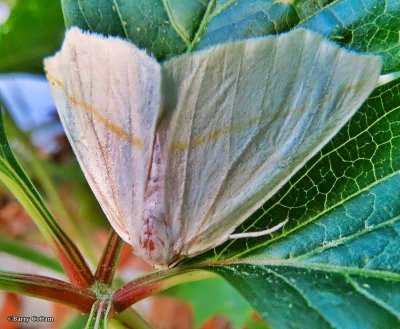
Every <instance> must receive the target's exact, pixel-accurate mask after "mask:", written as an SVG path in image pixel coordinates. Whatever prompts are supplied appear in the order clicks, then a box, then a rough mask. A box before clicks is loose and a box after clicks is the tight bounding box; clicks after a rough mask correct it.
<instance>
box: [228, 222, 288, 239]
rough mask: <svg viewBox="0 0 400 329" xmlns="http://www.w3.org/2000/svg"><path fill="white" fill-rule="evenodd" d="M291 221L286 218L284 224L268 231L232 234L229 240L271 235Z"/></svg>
mask: <svg viewBox="0 0 400 329" xmlns="http://www.w3.org/2000/svg"><path fill="white" fill-rule="evenodd" d="M288 221H289V219H288V218H286V219H285V220H284V221H283V222H281V223H279V224H278V225H275V226H273V227H271V228H269V229H267V230H264V231H259V232H245V233H238V234H230V235H229V239H241V238H256V237H259V236H263V235H267V234H271V233H273V232H275V231H278V230H279V229H280V228H282V227H283V226H285V225H286V223H287V222H288Z"/></svg>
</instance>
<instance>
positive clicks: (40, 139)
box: [0, 0, 268, 329]
mask: <svg viewBox="0 0 400 329" xmlns="http://www.w3.org/2000/svg"><path fill="white" fill-rule="evenodd" d="M63 35H64V22H63V17H62V12H61V8H60V3H59V1H58V0H0V101H1V103H2V105H3V107H4V108H5V110H6V111H5V113H4V120H5V124H6V131H7V134H8V137H9V140H10V144H11V146H12V148H13V150H14V152H15V153H16V156H17V158H18V159H19V161H20V162H21V164H22V166H23V168H24V169H25V170H26V171H27V173H28V175H29V177H30V178H31V179H32V180H33V182H34V183H35V185H36V187H37V188H38V189H39V191H40V193H41V194H42V196H44V198H45V199H46V202H47V205H48V206H49V208H50V210H51V211H52V212H53V214H54V215H55V217H56V218H57V220H58V221H59V223H60V224H61V225H62V227H63V228H64V229H65V231H66V232H67V233H68V234H69V235H70V236H71V237H72V238H73V240H74V241H75V242H76V243H77V245H78V247H79V248H80V250H81V251H82V253H83V254H84V255H85V257H86V258H87V260H88V262H89V263H90V265H91V266H92V268H95V264H96V263H97V261H98V259H99V257H100V252H101V249H102V246H104V245H105V242H106V239H107V236H108V232H109V230H110V227H109V225H108V222H107V221H106V219H105V218H104V215H103V213H102V211H101V210H100V208H99V206H98V204H97V202H96V200H95V199H94V197H93V195H92V193H91V191H90V189H89V188H88V186H87V184H86V182H85V179H84V177H83V175H82V173H81V170H80V169H79V166H78V165H77V162H76V160H75V158H74V155H73V153H72V152H71V149H70V147H69V144H68V141H67V139H66V137H65V135H64V133H63V129H62V126H61V124H60V122H59V119H58V116H57V112H56V110H55V107H54V104H53V101H52V98H51V95H50V91H49V87H48V84H47V81H46V79H45V78H44V76H43V68H42V60H43V58H44V57H46V56H49V55H51V54H53V53H54V52H55V51H56V50H57V49H58V48H59V47H60V45H61V42H62V38H63ZM87 237H90V240H88V239H87ZM0 241H2V243H0V270H4V271H15V272H20V273H36V274H41V275H47V276H51V277H56V278H60V279H65V277H64V276H63V274H62V273H59V272H58V271H54V270H51V268H52V266H50V265H49V264H53V263H55V260H54V258H53V257H54V256H53V255H52V254H51V252H50V251H49V249H48V248H47V246H46V244H45V243H44V240H43V239H42V237H41V235H40V233H39V232H38V230H37V229H36V227H35V225H34V224H33V222H32V221H31V220H30V218H29V216H28V215H27V214H26V213H25V211H24V209H22V207H21V206H20V205H19V204H18V202H17V201H16V200H15V199H14V198H13V196H12V195H11V194H10V193H9V192H8V191H7V190H6V189H5V188H4V187H3V186H2V185H1V186H0ZM24 248H25V249H24ZM27 249H33V250H38V251H41V252H42V253H45V254H47V255H48V257H49V258H48V259H45V260H44V261H45V262H48V264H47V266H39V265H37V264H36V265H35V263H37V262H35V263H34V262H30V261H29V260H30V259H29V257H31V256H29V255H27V254H26V253H25V252H24V250H27ZM21 250H22V251H21ZM53 267H54V268H56V266H55V265H54V266H53ZM151 270H152V268H151V267H150V266H148V265H147V264H146V263H144V262H143V261H142V260H140V259H138V258H136V257H135V256H134V255H133V254H132V252H131V250H130V248H129V247H128V246H125V247H124V249H123V253H122V256H121V261H120V264H119V272H118V277H119V279H120V280H119V281H120V282H127V281H130V280H132V279H134V278H135V277H137V276H138V275H141V274H144V273H146V272H148V271H151ZM135 308H136V309H137V310H138V311H139V313H140V314H141V315H142V316H143V317H144V318H145V319H146V320H148V321H149V322H150V323H151V324H152V325H154V326H155V327H156V328H165V329H167V328H177V329H180V328H182V329H184V328H188V329H189V328H202V329H206V328H207V329H211V328H215V329H218V328H249V329H251V328H260V329H262V328H268V326H267V324H266V323H265V322H264V321H262V320H261V319H260V317H259V316H258V315H257V313H256V312H255V311H254V310H253V309H252V307H251V306H250V305H249V304H248V303H247V302H246V301H245V300H244V299H243V298H242V297H241V296H240V295H239V294H238V293H237V292H236V291H235V290H234V289H233V288H231V287H230V285H229V284H227V283H226V282H225V281H223V280H222V279H218V278H216V279H211V280H205V281H201V282H196V283H191V284H186V285H182V286H178V287H175V288H172V289H170V290H169V291H166V292H165V293H163V295H162V296H156V297H152V298H148V299H146V300H144V301H142V302H140V303H138V304H137V305H135ZM0 311H1V312H0V328H2V329H11V328H57V329H58V328H81V327H83V324H84V323H85V317H84V316H82V315H81V314H79V312H77V311H74V310H73V309H69V308H67V307H64V306H62V305H56V304H53V303H49V302H44V301H42V300H39V299H34V298H28V297H23V296H19V295H15V294H11V293H3V292H0ZM11 314H12V315H17V316H30V315H43V316H53V317H54V319H55V322H54V323H51V324H49V325H48V326H45V324H44V323H41V324H40V325H39V326H38V325H37V324H36V325H35V324H34V323H30V324H27V325H21V324H16V323H10V322H8V321H7V320H6V317H5V315H11Z"/></svg>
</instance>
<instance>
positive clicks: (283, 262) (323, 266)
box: [196, 256, 400, 282]
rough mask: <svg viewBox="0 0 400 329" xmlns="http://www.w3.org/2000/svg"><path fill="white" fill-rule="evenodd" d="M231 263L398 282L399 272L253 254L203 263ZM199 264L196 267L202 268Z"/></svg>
mask: <svg viewBox="0 0 400 329" xmlns="http://www.w3.org/2000/svg"><path fill="white" fill-rule="evenodd" d="M232 265H257V266H265V267H267V268H275V269H276V268H278V267H282V268H283V267H286V268H295V269H302V270H313V271H319V272H324V273H336V274H341V275H359V276H363V277H367V278H374V279H384V280H391V281H395V282H400V273H396V272H389V271H382V270H371V269H366V268H360V267H354V266H343V265H338V264H329V263H319V262H305V261H298V260H293V259H271V258H269V259H263V258H262V256H253V257H248V258H244V259H232V260H224V261H216V262H213V263H204V264H203V266H204V267H230V266H232ZM203 266H201V265H200V264H198V265H196V268H202V267H203Z"/></svg>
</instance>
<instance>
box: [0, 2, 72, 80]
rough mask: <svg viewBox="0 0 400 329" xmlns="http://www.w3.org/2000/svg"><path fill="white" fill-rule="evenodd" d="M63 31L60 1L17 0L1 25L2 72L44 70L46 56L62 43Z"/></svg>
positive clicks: (0, 61)
mask: <svg viewBox="0 0 400 329" xmlns="http://www.w3.org/2000/svg"><path fill="white" fill-rule="evenodd" d="M63 34H64V23H63V18H62V11H61V6H60V2H59V1H55V0H19V1H17V3H16V5H15V6H14V8H13V10H12V11H11V14H10V17H9V18H8V20H7V21H6V22H5V23H4V24H2V25H0V72H12V71H17V72H21V71H24V72H43V57H45V56H48V55H51V54H52V53H54V52H55V51H56V50H57V49H58V48H59V47H60V44H61V41H62V37H63Z"/></svg>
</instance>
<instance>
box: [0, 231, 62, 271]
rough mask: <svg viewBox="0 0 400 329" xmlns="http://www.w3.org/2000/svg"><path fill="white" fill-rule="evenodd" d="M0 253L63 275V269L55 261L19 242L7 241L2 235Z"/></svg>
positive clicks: (0, 236) (0, 235) (0, 237)
mask: <svg viewBox="0 0 400 329" xmlns="http://www.w3.org/2000/svg"><path fill="white" fill-rule="evenodd" d="M0 251H2V252H4V253H7V254H9V255H12V256H15V257H18V258H21V259H23V260H25V261H28V262H32V263H34V264H37V265H40V266H43V267H47V268H49V269H51V270H53V271H56V272H60V273H63V269H62V267H61V265H60V263H59V262H58V261H57V259H54V258H52V257H49V256H47V255H45V254H44V253H42V252H40V251H38V250H35V249H33V248H32V247H31V246H28V245H26V244H24V243H22V242H20V241H17V240H14V239H9V238H7V237H6V236H4V235H3V234H0Z"/></svg>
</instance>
